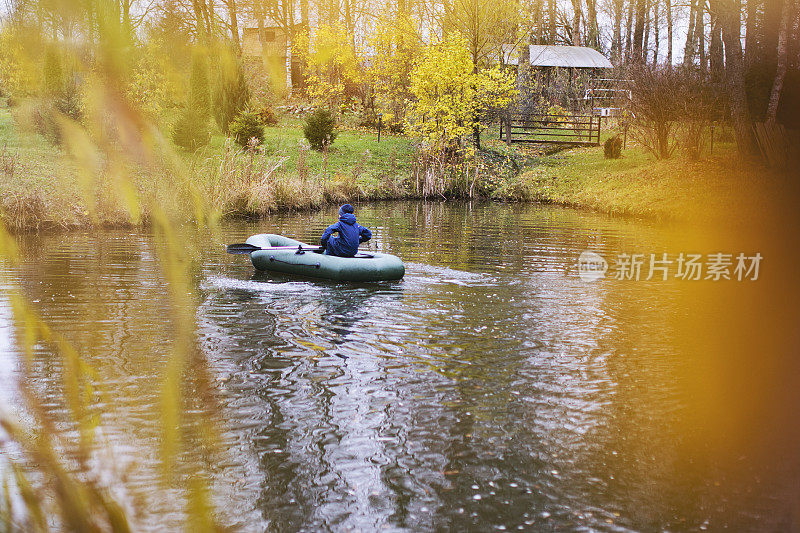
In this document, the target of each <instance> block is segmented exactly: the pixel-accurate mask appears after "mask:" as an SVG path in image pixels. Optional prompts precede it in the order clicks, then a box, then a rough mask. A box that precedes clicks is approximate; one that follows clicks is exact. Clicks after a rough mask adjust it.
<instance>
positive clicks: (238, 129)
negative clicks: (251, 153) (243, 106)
mask: <svg viewBox="0 0 800 533" xmlns="http://www.w3.org/2000/svg"><path fill="white" fill-rule="evenodd" d="M230 133H231V135H233V139H234V140H235V141H236V144H238V145H239V146H241V147H243V148H248V147H250V146H251V142H252V139H253V138H255V139H257V140H258V144H261V143H263V142H264V124H263V123H262V121H261V117H260V116H259V113H254V112H252V111H242V112H241V113H239V114H238V115H237V116H236V118H235V119H233V121H232V122H231V125H230Z"/></svg>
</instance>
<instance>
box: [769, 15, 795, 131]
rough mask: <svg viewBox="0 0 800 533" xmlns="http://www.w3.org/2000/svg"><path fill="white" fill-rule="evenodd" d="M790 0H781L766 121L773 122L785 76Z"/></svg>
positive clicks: (776, 113)
mask: <svg viewBox="0 0 800 533" xmlns="http://www.w3.org/2000/svg"><path fill="white" fill-rule="evenodd" d="M790 5H791V0H783V8H782V9H781V28H780V31H779V33H778V68H777V69H776V71H775V81H773V83H772V92H771V93H770V95H769V104H768V105H767V122H775V119H776V117H777V115H778V103H779V102H780V100H781V91H782V90H783V80H784V78H786V63H787V56H788V34H789V19H790V18H791V15H790Z"/></svg>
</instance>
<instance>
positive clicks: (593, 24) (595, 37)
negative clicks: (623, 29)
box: [586, 0, 600, 49]
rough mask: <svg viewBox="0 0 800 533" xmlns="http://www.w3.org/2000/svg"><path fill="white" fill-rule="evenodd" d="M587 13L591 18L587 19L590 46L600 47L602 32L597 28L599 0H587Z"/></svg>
mask: <svg viewBox="0 0 800 533" xmlns="http://www.w3.org/2000/svg"><path fill="white" fill-rule="evenodd" d="M586 15H587V16H588V17H589V20H587V21H586V25H587V26H588V28H587V29H588V30H589V46H591V47H592V48H595V49H598V48H600V41H599V37H600V35H599V33H600V32H599V31H598V28H597V0H586Z"/></svg>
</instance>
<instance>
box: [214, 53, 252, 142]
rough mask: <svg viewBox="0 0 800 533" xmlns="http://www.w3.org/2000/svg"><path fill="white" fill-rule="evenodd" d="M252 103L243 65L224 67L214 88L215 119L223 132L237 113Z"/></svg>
mask: <svg viewBox="0 0 800 533" xmlns="http://www.w3.org/2000/svg"><path fill="white" fill-rule="evenodd" d="M249 104H250V89H249V88H248V87H247V82H246V81H245V79H244V72H243V71H242V66H241V65H239V64H238V63H237V64H235V65H234V66H233V67H232V68H223V69H221V71H220V73H219V78H218V79H217V83H216V87H215V88H214V105H213V107H214V119H215V120H216V121H217V124H218V125H219V127H220V128H221V129H222V131H223V132H225V133H228V128H229V127H230V124H231V122H232V121H233V119H234V118H236V115H238V114H239V113H241V112H242V111H244V110H245V109H247V106H248V105H249Z"/></svg>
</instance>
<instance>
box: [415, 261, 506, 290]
mask: <svg viewBox="0 0 800 533" xmlns="http://www.w3.org/2000/svg"><path fill="white" fill-rule="evenodd" d="M409 278H411V279H413V280H414V281H417V282H422V283H426V284H439V283H450V284H452V285H461V286H463V287H485V286H491V285H495V280H494V278H492V277H491V276H489V275H488V274H483V273H480V272H466V271H464V270H456V269H453V268H449V267H440V266H433V265H426V264H424V263H406V280H408V279H409Z"/></svg>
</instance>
